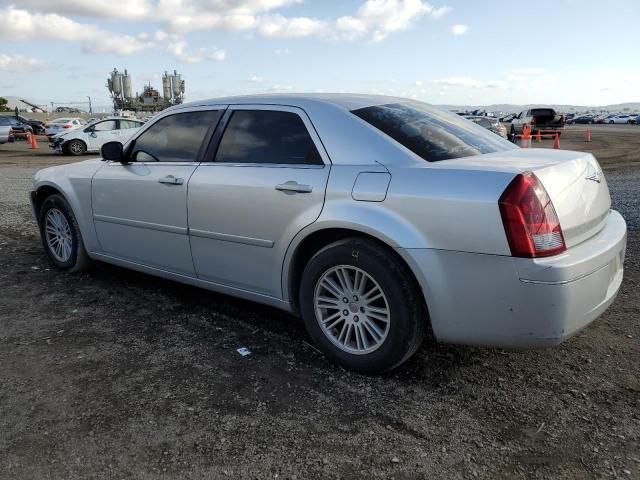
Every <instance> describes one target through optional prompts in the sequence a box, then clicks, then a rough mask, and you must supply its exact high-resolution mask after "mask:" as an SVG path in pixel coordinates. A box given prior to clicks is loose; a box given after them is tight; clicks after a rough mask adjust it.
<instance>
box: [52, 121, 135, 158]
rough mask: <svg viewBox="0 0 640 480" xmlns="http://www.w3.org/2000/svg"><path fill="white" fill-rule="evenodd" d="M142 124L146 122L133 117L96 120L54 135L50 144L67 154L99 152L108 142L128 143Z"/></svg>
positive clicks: (54, 148)
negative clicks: (84, 125)
mask: <svg viewBox="0 0 640 480" xmlns="http://www.w3.org/2000/svg"><path fill="white" fill-rule="evenodd" d="M142 125H144V122H142V121H140V120H135V119H131V118H119V117H110V118H105V119H102V120H96V121H95V122H92V123H90V124H88V125H87V126H86V127H83V128H77V129H75V130H71V131H69V132H64V133H59V134H57V135H54V136H52V137H51V138H50V142H49V146H50V147H51V148H52V149H53V150H55V151H57V152H60V153H63V154H65V155H82V154H83V153H87V152H99V151H100V149H101V148H102V145H104V144H105V143H107V142H113V141H118V142H120V143H126V142H127V141H128V140H129V139H130V138H131V136H132V135H134V134H135V133H136V132H137V131H138V129H139V128H140V127H141V126H142Z"/></svg>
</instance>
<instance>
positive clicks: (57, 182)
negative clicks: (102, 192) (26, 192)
mask: <svg viewBox="0 0 640 480" xmlns="http://www.w3.org/2000/svg"><path fill="white" fill-rule="evenodd" d="M102 166H103V163H102V162H101V161H100V160H99V159H97V160H86V161H83V162H78V163H72V164H69V165H61V166H57V167H50V168H45V169H44V170H39V171H38V172H36V174H35V176H34V178H33V191H34V192H36V195H37V194H38V191H41V189H42V187H50V188H54V189H55V190H57V191H59V192H60V193H61V194H62V195H63V196H64V197H65V199H66V200H67V202H69V205H70V206H71V210H72V211H73V214H74V215H75V217H76V220H77V221H78V225H79V226H80V231H81V233H82V239H83V241H84V246H85V249H86V250H87V252H95V251H99V250H100V245H99V243H98V238H97V236H96V232H95V228H94V225H93V214H92V207H91V180H92V178H93V175H94V174H95V173H96V172H97V171H98V170H99V169H100V168H101V167H102ZM37 201H39V199H37ZM34 213H35V210H34ZM37 220H38V219H37V218H36V221H37Z"/></svg>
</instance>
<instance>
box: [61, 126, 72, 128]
mask: <svg viewBox="0 0 640 480" xmlns="http://www.w3.org/2000/svg"><path fill="white" fill-rule="evenodd" d="M62 128H71V125H63V127H62Z"/></svg>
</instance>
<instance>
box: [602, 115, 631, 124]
mask: <svg viewBox="0 0 640 480" xmlns="http://www.w3.org/2000/svg"><path fill="white" fill-rule="evenodd" d="M634 118H635V117H632V116H631V115H616V116H615V117H611V118H610V119H609V120H607V122H608V123H611V124H613V123H632V122H633V120H634Z"/></svg>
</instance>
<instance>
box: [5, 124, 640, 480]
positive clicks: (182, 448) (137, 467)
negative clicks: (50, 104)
mask: <svg viewBox="0 0 640 480" xmlns="http://www.w3.org/2000/svg"><path fill="white" fill-rule="evenodd" d="M638 131H639V132H640V130H638ZM636 155H638V153H636ZM60 160H62V159H61V158H60V157H54V158H53V162H60ZM618 160H619V159H616V160H613V162H614V164H615V165H611V167H612V169H607V171H606V175H607V178H608V181H609V185H610V189H611V192H612V196H613V199H614V203H615V205H616V208H618V209H619V210H620V211H621V212H622V213H623V215H624V216H625V218H627V221H628V223H629V226H630V228H631V229H632V230H631V231H630V232H629V244H628V251H627V260H626V263H625V268H626V271H625V280H624V282H623V285H622V289H621V292H620V294H619V296H618V299H617V300H616V302H615V303H614V305H613V306H612V307H611V308H610V309H609V310H608V311H607V312H606V313H605V314H604V315H603V316H602V317H601V318H600V319H599V320H598V321H597V322H595V323H594V324H593V325H592V326H590V327H589V328H588V329H586V330H585V331H584V332H582V333H581V334H579V335H578V336H576V337H575V338H573V339H571V340H569V341H567V342H565V343H564V344H562V345H561V346H559V347H555V348H548V349H540V350H526V351H517V352H513V351H504V350H496V349H483V348H468V347H457V346H447V345H425V346H424V347H423V348H421V350H420V351H419V352H418V354H417V355H416V356H415V357H414V358H413V359H412V360H411V361H410V362H408V363H407V364H406V365H405V366H403V367H402V368H401V369H399V370H398V371H396V372H394V373H392V374H389V375H384V376H379V377H366V376H362V375H357V374H353V373H349V372H345V371H344V370H342V369H340V368H338V367H336V366H334V365H332V364H330V363H328V362H326V361H325V360H324V359H323V357H322V356H321V355H319V354H318V353H317V352H316V351H315V349H314V348H313V347H311V346H310V345H309V344H308V343H306V342H307V338H306V335H305V333H304V329H303V327H302V325H301V322H300V321H299V320H298V319H296V318H293V317H291V316H289V315H286V314H284V313H283V312H280V311H278V310H274V309H270V308H268V307H264V306H260V305H257V304H254V303H250V302H244V301H240V300H236V299H233V298H230V297H226V296H223V295H216V294H213V293H210V292H206V291H203V290H200V289H197V288H191V287H187V286H183V285H180V284H176V283H173V282H169V281H165V280H160V279H157V278H153V277H149V276H146V275H142V274H138V273H133V272H130V271H127V270H123V269H119V268H116V267H111V266H108V265H102V264H100V265H97V266H96V268H94V270H92V271H91V272H88V273H84V274H79V275H66V274H62V273H60V272H58V271H56V270H55V269H53V268H51V265H50V263H49V262H48V261H47V259H46V257H45V255H44V252H43V250H42V247H41V245H40V244H39V241H38V239H37V237H36V236H35V225H34V224H33V222H32V220H31V214H30V211H29V207H28V205H27V196H26V193H27V191H28V189H29V187H30V181H29V179H30V177H31V175H32V172H33V171H34V170H36V169H37V168H41V167H42V166H45V165H47V164H48V163H51V162H52V159H51V158H50V157H49V156H45V155H43V154H38V155H36V156H31V157H28V158H26V159H25V157H23V156H19V155H14V154H13V153H12V152H11V151H10V152H3V151H1V150H0V208H1V209H2V210H0V211H2V213H1V214H0V292H2V294H0V365H2V368H0V478H2V479H5V478H6V479H16V478H29V479H43V478H52V479H58V478H59V479H84V478H100V479H102V478H104V479H119V478H142V479H145V478H165V479H183V478H198V479H199V478H207V479H208V478H298V479H306V478H396V479H409V478H447V479H474V478H487V479H512V478H533V479H549V478H561V479H590V478H611V479H613V478H640V348H638V338H640V293H639V291H640V290H639V288H638V287H639V284H640V262H639V260H638V258H639V254H640V232H639V231H637V229H638V216H637V215H638V196H639V195H638V190H639V189H638V187H637V185H638V183H637V182H638V179H639V172H640V169H637V168H627V167H623V166H622V165H620V162H619V161H618ZM634 161H635V160H634ZM605 168H607V165H606V164H605ZM241 346H244V347H248V348H249V349H250V350H251V351H252V355H250V356H249V357H241V356H240V355H239V354H238V353H237V352H236V349H237V348H239V347H241Z"/></svg>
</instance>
